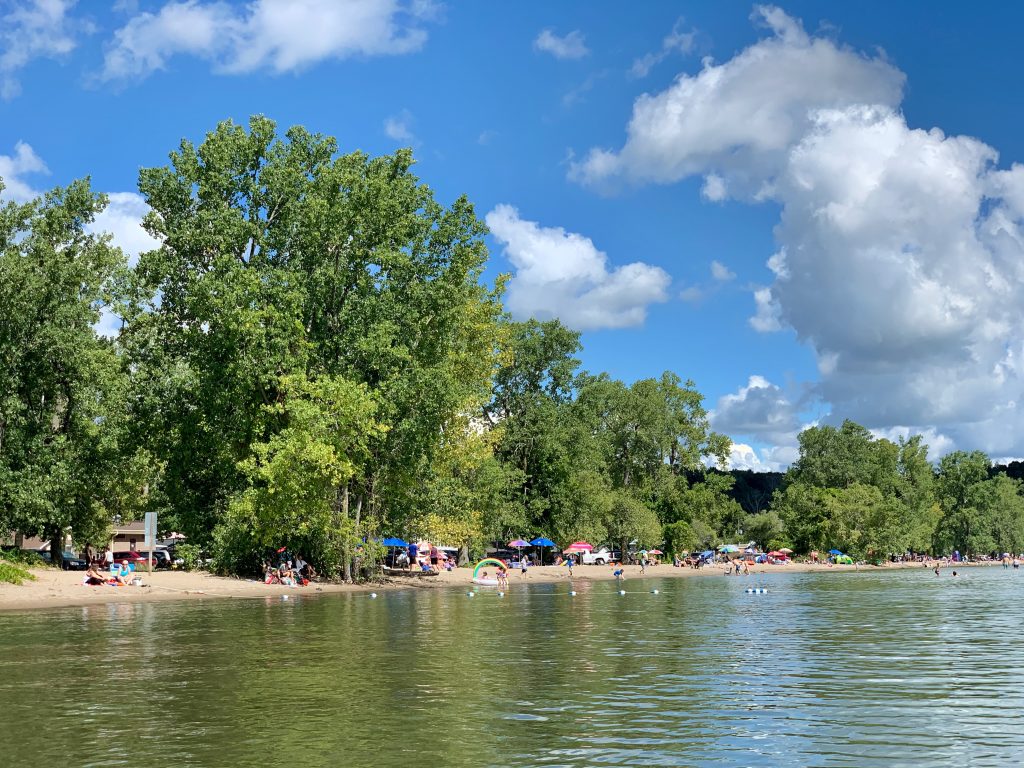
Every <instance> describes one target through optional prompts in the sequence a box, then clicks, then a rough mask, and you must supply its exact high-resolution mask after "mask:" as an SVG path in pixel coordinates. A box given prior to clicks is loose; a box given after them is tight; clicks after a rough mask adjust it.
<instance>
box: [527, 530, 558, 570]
mask: <svg viewBox="0 0 1024 768" xmlns="http://www.w3.org/2000/svg"><path fill="white" fill-rule="evenodd" d="M530 546H533V547H540V564H541V565H544V547H557V546H558V545H557V544H555V542H553V541H552V540H551V539H545V538H544V537H543V536H538V537H537V538H536V539H534V540H533V541H531V542H530Z"/></svg>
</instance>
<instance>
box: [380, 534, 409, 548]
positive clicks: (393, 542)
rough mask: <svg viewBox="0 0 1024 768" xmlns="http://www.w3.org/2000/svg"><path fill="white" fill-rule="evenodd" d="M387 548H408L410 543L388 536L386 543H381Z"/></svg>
mask: <svg viewBox="0 0 1024 768" xmlns="http://www.w3.org/2000/svg"><path fill="white" fill-rule="evenodd" d="M381 544H383V545H384V546H385V547H408V546H409V542H407V541H404V540H402V539H397V538H395V537H394V536H388V537H387V538H386V539H384V541H382V542H381Z"/></svg>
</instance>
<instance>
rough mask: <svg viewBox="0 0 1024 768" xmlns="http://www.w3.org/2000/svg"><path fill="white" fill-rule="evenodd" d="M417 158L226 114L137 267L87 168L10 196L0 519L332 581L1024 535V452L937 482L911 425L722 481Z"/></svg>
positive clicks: (947, 543) (682, 397) (850, 429)
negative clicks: (387, 572)
mask: <svg viewBox="0 0 1024 768" xmlns="http://www.w3.org/2000/svg"><path fill="white" fill-rule="evenodd" d="M412 165H413V159H412V156H411V153H409V152H408V151H399V152H397V153H395V154H394V155H387V156H383V157H376V158H371V157H368V156H366V155H363V154H361V153H358V152H357V153H352V154H339V153H338V151H337V146H336V143H335V141H334V140H333V139H331V138H329V137H325V136H320V135H315V134H310V133H308V132H307V131H305V130H304V129H302V128H293V129H291V130H289V131H288V132H287V134H285V135H284V136H283V137H281V136H278V134H277V132H276V128H275V126H274V124H273V123H272V122H271V121H269V120H267V119H265V118H261V117H256V118H253V119H252V120H251V121H250V123H249V126H248V129H245V128H242V127H240V126H237V125H234V124H232V123H230V122H227V123H223V124H221V125H220V126H218V127H217V129H216V130H215V131H213V132H212V133H210V134H209V135H208V136H207V137H206V139H205V141H204V142H203V143H202V144H201V145H200V146H198V147H197V146H193V145H192V144H191V143H189V142H187V141H186V142H183V143H182V144H181V146H180V147H179V148H178V150H177V151H175V152H173V153H171V156H170V164H169V165H167V166H164V167H158V168H145V169H143V170H142V171H141V172H140V175H139V190H140V192H141V193H142V195H143V196H144V198H145V200H146V202H147V204H148V205H149V207H150V209H151V212H150V213H149V215H148V216H147V217H146V220H145V226H146V229H147V230H148V231H149V232H150V234H151V235H152V236H153V237H155V238H156V239H157V240H158V241H159V242H160V243H161V245H160V247H159V248H157V249H155V250H153V251H150V252H147V253H144V254H142V255H141V256H140V258H139V259H138V263H137V264H136V265H134V266H129V264H128V263H127V261H126V259H125V256H124V254H123V253H122V252H121V251H120V250H119V249H118V248H116V247H114V246H113V245H112V244H111V242H110V240H109V238H108V237H107V236H103V235H96V234H91V233H90V229H91V227H90V225H91V223H92V222H94V221H95V220H96V217H97V215H98V214H99V213H100V212H102V211H103V209H104V208H105V206H106V202H107V200H106V198H105V197H104V196H103V195H101V194H97V193H95V192H93V191H92V190H91V188H90V186H89V182H88V180H82V181H77V182H74V183H72V184H71V185H69V186H67V187H62V188H57V189H54V190H53V191H52V192H50V193H48V194H47V195H45V196H44V197H43V198H41V199H38V200H34V201H31V202H29V203H25V204H15V203H7V204H6V205H4V206H3V207H2V208H0V317H3V318H4V321H3V323H0V530H3V531H7V530H17V531H20V532H22V533H25V534H35V535H43V536H46V537H47V538H49V539H50V540H51V541H52V542H53V546H54V551H60V546H61V540H62V539H63V537H64V535H65V534H66V533H68V532H70V533H71V534H72V536H73V538H74V540H75V541H76V542H77V543H79V544H84V543H86V542H91V543H93V544H101V543H103V542H104V541H105V540H106V537H107V536H108V533H109V529H110V527H111V524H112V522H113V521H115V520H122V521H124V520H131V519H137V518H139V517H140V516H141V515H142V514H143V513H144V512H146V511H156V512H158V513H159V517H160V521H161V528H162V529H163V530H165V531H169V530H174V531H179V532H182V533H184V534H186V535H187V536H188V537H189V539H190V540H191V541H192V542H193V543H195V544H199V545H201V546H202V547H204V548H205V549H207V550H208V551H209V552H210V553H211V554H212V555H213V557H214V558H215V563H216V567H217V568H218V569H220V570H222V571H226V572H236V573H245V572H252V571H255V570H257V569H258V567H259V563H260V561H261V559H262V558H264V557H266V556H267V555H268V553H270V552H272V551H273V550H274V549H277V548H279V547H282V546H287V547H289V549H291V550H292V551H297V552H301V553H302V554H303V555H305V556H306V557H307V558H308V559H310V560H311V561H312V562H313V563H314V564H315V565H316V566H317V567H318V570H321V571H323V572H326V573H328V574H336V575H340V576H344V577H353V576H355V575H357V574H355V573H354V570H353V569H354V568H355V567H356V566H361V567H363V568H365V569H367V570H369V569H372V566H373V563H374V562H375V561H377V560H378V559H379V558H380V556H381V554H382V550H381V548H380V547H378V546H376V545H375V544H374V541H375V540H377V539H379V538H380V537H382V536H385V535H398V536H403V537H405V538H410V537H412V538H419V537H424V538H428V539H430V540H431V541H434V542H437V543H441V544H450V545H451V544H454V545H459V546H462V547H464V548H465V550H466V551H467V552H474V551H481V550H482V549H483V548H484V546H485V545H486V543H487V542H490V541H494V540H509V539H511V538H514V537H520V536H533V535H546V536H548V537H550V538H552V539H554V540H555V541H557V542H561V543H566V544H567V543H569V542H572V541H575V540H577V539H584V540H587V541H590V542H592V543H595V544H598V543H613V544H616V545H619V546H623V545H625V544H626V543H627V542H631V541H636V542H638V543H639V544H640V545H642V546H648V547H651V546H654V545H663V547H664V548H666V549H667V551H669V552H681V551H684V550H693V549H696V548H705V547H710V546H714V545H715V544H717V543H719V542H723V541H737V540H741V541H746V540H754V541H757V542H759V543H760V544H761V545H762V546H764V547H767V548H772V547H782V546H787V545H788V546H790V547H792V548H793V549H796V550H797V551H804V550H808V549H813V548H817V549H821V548H825V549H828V548H832V547H838V548H840V549H843V550H844V551H849V552H851V553H853V554H858V555H864V556H872V557H884V556H886V555H888V554H890V553H895V552H902V551H904V550H906V549H908V548H910V549H915V550H922V551H924V550H931V551H946V550H949V549H952V548H958V549H960V550H961V551H965V552H980V551H989V550H999V549H1006V550H1019V549H1024V514H1022V505H1021V496H1020V480H1019V477H1020V475H1021V472H1022V469H1024V468H1022V467H1021V465H1020V464H1019V463H1015V464H1014V465H1011V467H1010V468H1008V470H1007V472H1006V473H1000V472H995V473H993V470H992V469H991V468H990V467H989V462H988V459H987V457H985V455H984V454H980V453H976V452H975V453H969V454H968V453H956V454H951V455H949V456H946V457H943V459H942V461H941V462H940V463H939V466H938V469H937V470H936V468H935V467H933V466H932V464H931V463H930V462H929V460H928V457H927V446H925V445H923V444H922V443H921V441H920V438H916V437H915V438H911V439H909V440H905V441H900V442H899V443H892V442H890V441H888V440H876V439H874V438H872V436H871V435H870V433H869V432H868V431H867V430H866V429H864V428H863V427H860V426H858V425H856V424H853V423H851V422H847V423H845V424H843V425H842V426H841V427H837V428H836V427H815V428H812V429H809V430H807V431H805V432H804V433H802V434H801V436H800V459H799V461H797V462H796V464H794V465H793V467H791V468H790V469H789V471H787V472H786V473H785V474H779V473H765V474H757V473H752V472H739V471H737V472H724V471H719V470H707V469H706V468H705V467H706V466H708V465H712V466H717V467H720V468H724V466H725V461H726V458H727V457H728V454H729V450H730V442H729V440H728V438H726V437H725V436H724V435H720V434H717V433H715V432H714V431H713V430H712V429H711V427H710V424H709V421H708V414H707V411H706V410H705V408H704V405H703V397H702V395H701V394H700V392H699V391H698V390H697V388H696V386H695V384H694V383H693V382H691V381H687V380H685V379H684V378H682V377H680V376H679V375H677V374H675V373H672V372H665V373H663V374H661V375H660V376H658V377H656V378H649V379H642V380H639V381H636V382H633V383H632V384H628V385H627V384H625V383H624V382H621V381H618V380H615V379H613V378H611V377H610V376H608V375H607V374H603V373H599V374H594V373H592V372H587V371H584V370H582V369H581V368H580V363H579V360H578V359H577V357H576V356H577V354H578V352H579V350H580V339H579V334H578V333H576V332H574V331H572V330H570V329H568V328H566V327H564V326H562V325H561V324H560V323H559V322H557V321H554V320H552V321H547V322H538V321H528V322H514V321H512V320H511V319H510V318H509V317H508V316H507V315H506V314H505V312H504V310H503V307H502V304H501V297H502V293H503V288H504V285H505V278H504V277H501V278H499V279H498V280H497V281H496V283H495V284H494V285H485V284H484V282H483V281H482V278H481V275H482V271H483V269H484V267H485V265H486V262H487V258H488V254H487V250H486V247H485V244H484V241H483V237H484V234H485V232H486V229H485V227H484V225H483V223H482V222H481V221H480V220H479V219H478V218H477V216H476V214H475V212H474V209H473V206H472V205H471V203H470V202H469V201H468V200H466V199H464V198H460V199H458V200H456V201H455V202H454V203H452V204H451V205H450V206H448V207H445V206H443V205H441V204H440V203H438V202H437V201H436V200H435V199H434V196H433V194H432V192H431V190H430V189H429V187H427V186H426V185H425V184H423V183H422V182H421V181H420V180H419V179H418V178H417V177H416V176H415V175H413V173H412V170H411V169H412ZM101 313H103V314H101ZM101 316H102V317H105V318H106V320H105V322H106V323H107V324H108V325H110V321H111V319H116V323H114V324H115V325H116V326H117V330H116V331H115V332H114V335H112V336H103V335H100V334H98V333H97V331H96V330H95V328H96V324H97V323H98V322H99V321H100V319H101Z"/></svg>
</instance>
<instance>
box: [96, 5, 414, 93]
mask: <svg viewBox="0 0 1024 768" xmlns="http://www.w3.org/2000/svg"><path fill="white" fill-rule="evenodd" d="M432 14H433V6H432V4H430V3H427V2H410V3H404V2H401V1H400V0H250V2H247V3H245V4H244V5H240V6H239V5H230V4H228V3H225V2H219V1H217V0H211V1H208V2H202V1H201V0H175V1H174V2H168V3H166V4H165V5H163V6H162V7H161V8H160V9H159V10H158V11H156V12H155V13H151V12H145V13H139V14H137V15H135V16H133V17H132V18H131V19H129V20H128V22H127V23H126V24H125V25H124V26H123V27H121V28H120V29H118V30H117V31H116V32H115V33H114V37H113V40H112V41H111V43H110V45H109V47H108V50H107V53H106V57H105V59H104V66H103V71H102V73H101V75H100V78H101V79H102V80H125V79H132V78H142V77H145V76H147V75H149V74H150V73H152V72H154V71H156V70H160V69H164V68H165V67H166V66H167V62H168V61H169V60H170V59H171V58H173V57H174V56H177V55H188V56H195V57H198V58H201V59H204V60H207V61H209V62H210V63H211V64H212V66H213V68H214V71H216V72H219V73H222V74H241V73H246V72H253V71H256V70H269V71H271V72H274V73H283V72H292V71H296V70H300V69H303V68H305V67H308V66H311V65H313V64H315V63H318V62H320V61H324V60H326V59H344V58H348V57H351V56H381V55H393V54H403V53H410V52H412V51H416V50H418V49H419V48H421V47H422V46H423V44H424V42H425V41H426V39H427V32H426V30H425V29H424V28H423V23H424V22H425V21H427V20H429V18H430V17H431V16H432Z"/></svg>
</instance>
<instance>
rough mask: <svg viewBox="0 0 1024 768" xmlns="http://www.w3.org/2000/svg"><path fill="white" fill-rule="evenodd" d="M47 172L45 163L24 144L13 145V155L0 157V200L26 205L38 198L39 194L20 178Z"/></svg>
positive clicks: (21, 142) (20, 142)
mask: <svg viewBox="0 0 1024 768" xmlns="http://www.w3.org/2000/svg"><path fill="white" fill-rule="evenodd" d="M49 172H50V171H49V169H48V168H47V167H46V163H44V162H43V160H42V158H41V157H39V155H37V154H36V153H35V150H34V149H32V147H31V146H30V145H28V144H26V143H25V142H23V141H19V142H18V143H17V144H15V145H14V153H13V154H10V155H0V181H3V183H4V190H3V192H0V199H5V200H10V201H12V202H15V203H27V202H28V201H29V200H31V199H33V198H35V197H38V196H39V194H40V193H39V192H37V191H36V190H35V189H34V188H33V187H32V185H31V184H29V182H27V181H26V180H25V179H24V178H22V177H24V176H28V175H32V174H47V173H49Z"/></svg>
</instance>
